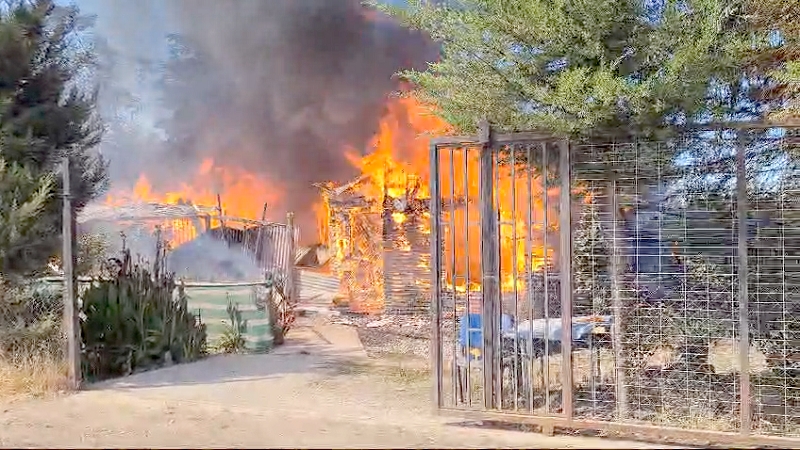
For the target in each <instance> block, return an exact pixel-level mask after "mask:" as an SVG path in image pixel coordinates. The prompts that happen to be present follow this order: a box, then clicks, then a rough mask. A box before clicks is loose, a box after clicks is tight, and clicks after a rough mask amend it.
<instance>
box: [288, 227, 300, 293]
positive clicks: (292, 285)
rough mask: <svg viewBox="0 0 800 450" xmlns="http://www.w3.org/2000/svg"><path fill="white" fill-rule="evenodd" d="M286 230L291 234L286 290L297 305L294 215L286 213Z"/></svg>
mask: <svg viewBox="0 0 800 450" xmlns="http://www.w3.org/2000/svg"><path fill="white" fill-rule="evenodd" d="M286 229H287V231H288V232H289V251H288V253H289V255H288V258H287V262H286V288H287V294H288V295H287V296H288V297H289V301H290V302H292V303H297V300H298V299H297V273H295V264H294V263H295V258H296V255H297V242H296V240H297V237H296V236H295V229H294V213H293V212H289V213H286Z"/></svg>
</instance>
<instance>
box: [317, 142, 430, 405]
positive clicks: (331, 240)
mask: <svg viewBox="0 0 800 450" xmlns="http://www.w3.org/2000/svg"><path fill="white" fill-rule="evenodd" d="M430 164H431V176H430V180H431V182H430V183H431V204H430V212H431V360H432V361H431V367H432V368H433V376H434V380H433V404H434V405H436V407H437V408H441V407H442V405H443V402H442V384H443V383H442V381H443V380H442V377H443V370H442V369H443V367H442V366H443V365H444V361H442V315H441V292H442V246H441V243H442V237H441V228H440V223H439V221H440V209H441V205H442V201H441V193H440V187H439V180H440V177H439V153H438V152H437V151H436V144H435V143H433V142H431V144H430ZM331 242H334V241H333V240H331Z"/></svg>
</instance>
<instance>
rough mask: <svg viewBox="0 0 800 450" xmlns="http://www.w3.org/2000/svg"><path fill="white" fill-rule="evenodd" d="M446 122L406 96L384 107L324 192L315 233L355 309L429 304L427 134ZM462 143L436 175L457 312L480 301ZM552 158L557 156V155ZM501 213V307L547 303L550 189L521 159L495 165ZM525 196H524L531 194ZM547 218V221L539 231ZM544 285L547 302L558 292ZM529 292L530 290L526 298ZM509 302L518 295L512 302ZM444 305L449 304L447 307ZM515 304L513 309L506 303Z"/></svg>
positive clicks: (474, 193)
mask: <svg viewBox="0 0 800 450" xmlns="http://www.w3.org/2000/svg"><path fill="white" fill-rule="evenodd" d="M443 129H444V124H443V122H441V121H439V120H438V119H436V118H434V117H432V116H431V115H429V114H428V115H426V112H425V110H424V108H423V107H422V105H419V104H418V103H416V102H414V101H413V99H401V100H398V101H396V102H393V103H391V104H390V108H389V110H388V112H387V114H386V115H385V116H384V119H383V120H382V122H381V127H380V130H379V132H378V134H377V135H376V136H375V138H374V140H373V150H372V151H371V152H370V153H368V154H367V155H366V156H363V157H358V156H354V153H353V152H350V153H348V154H347V156H348V159H350V160H351V162H352V163H353V164H354V165H355V166H356V167H358V168H359V169H360V171H361V173H362V175H361V176H360V177H358V178H356V179H355V180H353V181H351V182H350V183H347V184H343V185H340V186H336V185H334V184H332V183H327V184H318V185H317V187H319V188H320V189H321V191H322V202H321V206H319V207H318V212H319V215H320V239H321V241H322V242H324V243H326V244H327V245H328V246H329V248H330V250H331V269H332V271H333V273H334V275H335V276H336V277H337V278H338V279H339V280H340V291H341V292H340V293H341V295H342V296H344V297H345V298H347V299H349V301H350V307H351V309H352V310H353V311H356V312H362V313H384V312H385V313H390V314H413V313H421V314H427V311H428V307H429V304H430V298H431V292H430V277H431V273H430V270H431V269H430V267H431V266H430V249H431V247H430V226H431V216H430V201H431V197H430V188H429V176H430V173H429V170H430V169H429V167H430V165H429V161H428V158H429V156H428V155H429V149H428V139H429V137H430V136H429V134H430V133H431V132H433V133H436V132H441V131H437V130H443ZM472 150H473V151H470V150H468V149H461V150H459V151H455V152H454V153H453V154H452V155H449V156H448V158H447V161H442V164H440V165H442V166H447V165H450V166H452V167H451V168H450V169H448V170H443V171H442V173H441V174H440V180H439V182H440V185H441V186H442V187H443V188H442V191H443V194H442V197H441V198H440V201H441V202H442V205H441V211H442V216H441V217H440V220H441V222H440V226H441V229H442V240H443V244H444V245H443V255H442V256H443V259H442V261H443V265H444V269H445V273H444V276H445V280H444V284H445V291H446V292H443V293H442V294H443V295H444V296H445V297H447V298H450V299H451V300H452V301H449V302H446V303H450V304H451V305H452V307H454V308H456V309H462V310H463V309H465V308H470V309H473V310H474V309H476V308H478V307H479V301H478V300H479V298H480V295H479V292H480V287H481V281H482V280H481V257H480V254H481V235H480V224H479V220H478V218H479V217H480V212H479V208H478V203H479V201H478V199H479V190H480V189H479V186H478V180H479V169H480V168H479V161H478V152H477V151H474V150H475V149H472ZM554 160H555V159H554ZM495 167H496V171H497V173H496V174H495V175H496V190H497V192H496V199H497V206H498V213H499V219H500V221H499V227H498V228H499V229H498V238H499V247H500V248H499V251H500V255H499V260H500V261H499V262H500V275H501V280H500V282H501V283H500V284H501V290H502V291H503V293H504V295H503V298H504V304H506V303H507V304H508V305H512V304H519V305H521V306H519V307H520V308H521V309H530V308H528V307H527V306H525V305H522V303H521V302H522V301H525V299H528V298H533V301H534V302H535V303H537V305H534V306H533V309H534V310H537V309H538V310H539V311H541V310H542V308H543V304H544V297H543V294H542V291H544V290H545V289H544V284H545V282H544V278H543V269H544V267H545V266H546V265H549V266H550V267H552V266H553V264H554V262H555V255H556V253H555V250H556V248H555V247H556V244H557V242H558V226H557V217H558V211H557V208H555V206H556V205H557V204H558V200H557V199H558V195H559V191H558V189H557V188H549V189H546V188H545V187H544V186H543V183H541V180H540V179H539V177H538V175H536V174H533V173H531V172H530V171H529V170H527V169H526V168H525V167H524V165H522V164H519V165H513V164H509V163H500V162H497V163H496V166H495ZM529 193H530V195H528V194H529ZM545 217H546V218H547V222H548V224H549V226H548V227H547V229H545V226H544V222H545ZM554 279H556V277H552V279H551V281H549V282H548V283H547V284H548V286H549V287H548V289H547V290H546V291H548V296H550V297H553V298H551V301H550V303H551V304H553V303H555V304H557V303H558V302H557V298H556V297H555V296H556V295H557V292H558V289H557V288H556V287H555V286H554V285H553V286H551V284H552V280H554ZM526 289H530V290H531V291H533V292H532V293H533V295H532V296H528V295H527V291H526ZM512 298H513V299H515V300H512ZM446 307H450V306H446ZM508 307H512V306H508Z"/></svg>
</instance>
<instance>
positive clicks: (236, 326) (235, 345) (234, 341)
mask: <svg viewBox="0 0 800 450" xmlns="http://www.w3.org/2000/svg"><path fill="white" fill-rule="evenodd" d="M226 310H227V311H228V323H227V324H225V330H224V331H223V332H222V335H221V336H220V337H219V340H218V341H217V344H216V345H215V347H216V350H217V351H218V352H220V353H242V352H244V351H245V350H246V348H247V341H245V338H244V335H245V334H246V333H247V321H246V320H244V319H242V313H241V311H239V306H238V305H234V304H233V302H231V300H230V299H229V300H228V307H227V308H226Z"/></svg>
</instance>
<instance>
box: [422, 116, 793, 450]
mask: <svg viewBox="0 0 800 450" xmlns="http://www.w3.org/2000/svg"><path fill="white" fill-rule="evenodd" d="M770 128H784V129H800V122H798V123H795V122H787V123H773V122H760V123H742V122H739V123H736V122H734V123H725V122H722V123H711V124H705V125H688V126H685V127H683V130H685V131H692V130H709V131H710V130H719V129H727V130H735V131H746V130H765V129H770ZM532 142H542V143H556V142H557V143H559V172H560V174H561V180H560V181H561V185H560V198H559V207H560V214H559V224H560V226H559V237H560V245H561V254H562V255H564V254H565V252H566V254H567V255H568V256H569V257H566V258H564V257H562V258H560V273H559V278H560V281H561V320H562V332H563V333H564V336H563V337H562V339H561V342H562V347H561V354H562V413H561V414H558V415H550V416H544V415H526V414H520V413H514V412H505V411H500V410H499V409H498V408H497V407H496V404H495V401H494V400H495V399H494V397H495V396H496V394H495V392H494V389H492V393H491V394H486V393H485V394H484V396H483V397H484V405H483V407H484V409H483V410H479V411H476V410H466V409H459V408H454V407H453V408H448V407H445V406H444V403H443V396H442V392H443V381H444V379H443V372H444V371H443V368H444V360H443V351H442V345H441V344H442V333H441V323H442V321H441V319H442V315H441V311H442V296H441V288H442V281H441V277H440V274H441V269H442V256H443V255H442V253H441V249H443V240H442V233H441V230H440V227H441V226H442V225H441V223H440V222H441V221H440V220H439V219H440V215H441V213H442V205H441V185H440V184H441V180H440V176H441V168H440V162H439V157H440V150H441V149H440V147H444V148H446V147H449V148H455V147H480V161H481V163H480V164H481V166H482V167H481V169H480V178H481V182H483V178H484V172H485V169H484V167H483V165H484V164H485V163H486V161H487V160H488V162H489V163H493V162H492V159H491V156H493V155H494V153H496V152H498V151H499V150H500V148H501V147H502V145H508V144H520V143H532ZM571 142H572V141H571V140H570V139H568V138H564V137H558V136H553V135H548V134H544V133H538V132H513V133H504V134H494V133H493V130H492V128H491V125H490V124H489V122H488V121H487V120H486V119H484V120H481V121H480V122H479V123H478V133H477V135H473V136H468V135H466V136H465V135H459V136H444V137H438V138H433V139H431V140H430V144H429V158H430V193H431V206H430V212H431V243H430V245H431V295H432V299H431V367H432V368H433V370H432V376H433V377H434V380H433V392H432V394H433V403H434V405H436V410H437V413H439V414H442V415H446V416H451V417H459V418H464V419H468V420H476V421H494V422H506V423H514V424H520V425H522V424H524V425H534V426H537V427H539V428H540V430H541V431H542V433H544V434H546V435H550V436H552V435H553V434H554V433H555V429H556V428H562V429H570V430H588V431H597V432H600V431H603V432H612V433H615V434H618V435H620V436H624V437H630V438H634V439H639V440H642V439H643V438H644V439H646V440H662V441H663V440H665V439H666V440H668V441H674V442H685V443H691V444H694V445H697V444H700V445H705V446H710V445H715V444H716V445H731V446H733V445H747V446H751V445H752V446H763V445H771V446H773V445H774V446H781V447H787V448H796V447H800V437H784V436H771V435H764V434H753V433H752V423H751V422H752V420H751V417H752V401H751V398H750V392H751V391H750V377H751V376H750V373H749V370H748V369H749V349H750V345H749V339H740V345H739V348H738V357H739V364H741V366H740V368H741V369H740V372H739V383H740V396H739V402H738V403H739V419H740V426H739V428H738V432H733V431H731V432H725V431H711V430H702V429H690V428H679V427H671V426H659V425H652V424H647V423H644V422H640V423H636V422H614V421H602V420H587V419H576V418H575V417H574V411H573V393H574V386H573V379H572V377H573V371H572V369H573V367H572V326H571V321H572V306H573V277H574V274H573V273H572V267H571V266H572V256H573V248H572V231H573V230H572V223H571V222H572V220H571V219H572V217H571V213H570V209H571V206H572V199H571V188H572V171H571V169H572V164H571V158H570V157H571V151H572V146H571ZM745 149H746V146H745V143H744V140H743V139H742V136H741V134H740V136H739V138H738V143H737V145H736V161H735V163H736V167H735V173H736V188H735V189H736V192H737V202H736V210H737V227H738V239H737V241H738V242H737V253H738V271H737V275H738V277H739V280H738V281H739V283H738V299H737V300H738V303H739V311H738V313H739V314H738V316H739V317H738V321H739V324H738V325H739V326H738V329H737V331H738V332H739V335H740V336H748V335H749V334H750V331H749V326H750V323H749V314H748V312H749V305H748V300H749V293H748V284H747V274H748V255H747V249H748V244H747V213H748V200H747V179H746V158H745ZM487 155H488V158H485V156H487ZM564 174H566V176H564ZM489 178H492V177H491V176H490V177H489ZM489 182H490V183H491V180H489ZM481 185H482V186H483V184H481ZM484 191H485V190H484V189H483V188H482V189H481V194H480V200H479V202H480V211H481V219H480V220H481V240H482V241H484V240H485V239H486V237H487V236H486V235H485V233H486V232H487V229H486V225H487V224H486V223H484V222H485V218H484V212H485V211H484V207H485V206H486V205H487V203H488V208H489V209H488V210H487V211H488V212H489V213H490V214H489V215H490V216H493V214H492V213H493V212H494V211H493V210H492V209H491V208H493V204H492V198H491V191H488V192H489V195H488V201H487V198H486V197H487V195H485V194H484ZM564 224H567V225H569V226H564ZM490 233H493V234H496V233H494V232H491V231H490ZM489 237H490V238H492V237H493V238H495V239H496V238H497V236H489ZM565 249H566V250H565ZM481 272H482V281H485V280H486V279H487V275H486V270H485V269H484V267H483V265H482V266H481ZM481 292H482V297H483V300H482V308H483V309H482V311H484V312H483V314H486V313H485V312H486V311H489V312H490V313H493V312H494V308H495V307H499V306H500V296H499V295H497V296H494V297H493V298H490V296H489V295H487V294H486V293H485V291H484V290H483V289H482V290H481ZM487 299H488V300H490V301H488V302H487ZM565 300H566V301H565ZM487 306H488V309H486V307H487ZM494 322H495V321H494V320H483V321H482V327H483V332H482V335H483V340H484V343H483V345H484V347H483V348H484V351H485V352H486V354H485V355H484V357H483V361H484V370H483V372H484V377H485V380H484V386H492V387H493V388H494V382H493V381H492V377H493V376H494V372H495V371H494V370H491V371H487V370H486V368H487V367H486V366H487V365H488V364H492V361H494V358H493V357H492V354H491V353H492V352H493V351H494V349H496V348H499V346H495V345H494V344H495V343H494V342H493V338H494V335H495V332H496V331H497V330H494V329H493V328H496V327H497V324H495V323H494ZM487 324H489V325H490V327H489V329H487ZM564 356H568V357H564ZM487 372H490V373H488V374H487Z"/></svg>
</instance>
